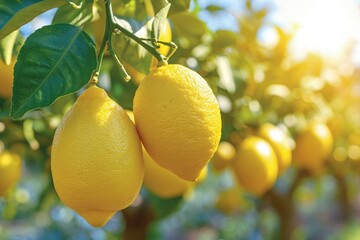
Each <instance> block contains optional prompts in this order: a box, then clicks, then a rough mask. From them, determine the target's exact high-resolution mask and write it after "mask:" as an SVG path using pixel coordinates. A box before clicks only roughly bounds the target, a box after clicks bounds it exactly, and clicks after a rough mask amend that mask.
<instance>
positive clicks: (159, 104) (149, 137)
mask: <svg viewBox="0 0 360 240" xmlns="http://www.w3.org/2000/svg"><path fill="white" fill-rule="evenodd" d="M133 109H134V116H135V125H136V128H137V130H138V133H139V135H140V138H141V140H142V142H143V144H144V147H145V149H146V151H147V152H148V153H149V155H150V156H151V157H152V158H153V159H154V161H155V162H156V163H158V164H159V165H160V166H162V167H164V168H166V169H168V170H170V171H172V172H173V173H175V174H176V175H178V176H179V177H181V178H183V179H185V180H188V181H195V180H196V178H197V177H198V176H199V174H200V171H201V170H202V169H203V168H204V167H205V165H206V164H207V163H208V162H209V160H210V159H211V157H212V155H213V154H214V152H215V151H216V149H217V146H218V144H219V141H220V136H221V116H220V109H219V106H218V103H217V101H216V98H215V96H214V94H213V92H212V90H211V88H210V87H209V85H208V84H207V82H206V81H205V80H204V79H203V78H202V77H201V76H200V75H198V74H197V73H196V72H194V71H192V70H190V69H188V68H186V67H184V66H181V65H175V64H174V65H165V66H162V67H159V68H156V69H155V70H153V71H151V72H150V74H149V75H148V76H147V77H146V78H144V80H143V81H142V82H141V84H140V85H139V88H138V89H137V91H136V93H135V97H134V106H133Z"/></svg>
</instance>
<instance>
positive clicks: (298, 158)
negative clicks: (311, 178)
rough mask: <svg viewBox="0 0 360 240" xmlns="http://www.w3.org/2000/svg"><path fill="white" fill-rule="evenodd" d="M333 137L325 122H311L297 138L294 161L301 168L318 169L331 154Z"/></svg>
mask: <svg viewBox="0 0 360 240" xmlns="http://www.w3.org/2000/svg"><path fill="white" fill-rule="evenodd" d="M332 147H333V137H332V135H331V132H330V130H329V128H328V127H327V126H326V125H325V124H323V123H311V124H309V126H308V127H307V128H306V129H305V130H304V131H303V132H302V133H300V134H299V136H298V137H297V139H296V147H295V150H294V161H295V163H296V164H297V166H298V167H299V168H302V169H307V170H310V171H317V170H318V169H320V168H321V167H322V165H323V164H324V162H325V161H326V158H327V157H328V156H329V155H330V154H331V151H332Z"/></svg>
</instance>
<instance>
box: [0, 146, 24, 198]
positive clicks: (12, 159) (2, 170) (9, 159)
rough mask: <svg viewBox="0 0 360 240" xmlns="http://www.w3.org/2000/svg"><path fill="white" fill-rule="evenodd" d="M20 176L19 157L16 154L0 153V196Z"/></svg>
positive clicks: (3, 194)
mask: <svg viewBox="0 0 360 240" xmlns="http://www.w3.org/2000/svg"><path fill="white" fill-rule="evenodd" d="M20 176H21V159H20V157H19V156H18V155H17V154H12V153H10V152H3V153H1V154H0V197H1V196H2V197H3V196H5V195H6V192H7V191H8V190H9V189H10V188H11V186H12V185H14V184H15V183H16V182H17V181H18V180H19V179H20Z"/></svg>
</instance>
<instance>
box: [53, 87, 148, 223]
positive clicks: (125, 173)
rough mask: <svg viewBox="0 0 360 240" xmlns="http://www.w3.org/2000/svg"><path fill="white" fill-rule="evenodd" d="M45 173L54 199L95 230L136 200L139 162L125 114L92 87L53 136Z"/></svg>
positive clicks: (136, 139)
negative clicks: (48, 170)
mask: <svg viewBox="0 0 360 240" xmlns="http://www.w3.org/2000/svg"><path fill="white" fill-rule="evenodd" d="M51 155H52V156H51V169H52V174H53V181H54V185H55V190H56V192H57V193H58V195H59V197H60V199H61V200H62V201H63V202H64V203H65V204H66V205H67V206H69V207H70V208H72V209H74V210H75V211H76V212H77V213H79V214H80V215H81V216H82V217H83V218H84V219H86V221H87V222H88V223H90V224H91V225H92V226H94V227H100V226H103V225H105V224H106V222H107V221H108V220H109V219H110V218H111V217H112V216H113V215H114V213H115V212H116V211H118V210H122V209H124V208H126V207H128V206H129V205H130V204H131V203H132V202H133V201H134V200H135V198H136V197H137V195H138V193H139V190H140V188H141V185H142V181H143V177H144V162H143V157H142V149H141V143H140V139H139V137H138V135H137V132H136V128H135V126H134V124H133V122H132V121H131V120H130V118H129V117H128V115H127V114H126V112H125V110H123V109H122V108H121V107H120V106H119V105H118V104H117V103H115V102H114V101H113V100H111V99H110V98H109V97H108V95H107V94H106V92H105V91H104V90H103V89H101V88H98V87H95V86H94V87H90V88H88V89H87V90H85V91H84V92H83V93H82V94H81V95H80V97H79V98H78V99H77V101H76V103H75V104H74V105H73V107H72V108H71V110H70V111H69V112H68V113H67V114H66V115H65V116H64V118H63V120H62V121H61V123H60V125H59V127H58V128H57V130H56V133H55V136H54V140H53V145H52V151H51Z"/></svg>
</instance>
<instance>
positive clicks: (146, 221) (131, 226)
mask: <svg viewBox="0 0 360 240" xmlns="http://www.w3.org/2000/svg"><path fill="white" fill-rule="evenodd" d="M123 216H124V220H125V224H126V225H125V230H124V233H123V237H122V239H123V240H145V239H147V238H146V236H147V230H148V227H149V225H150V224H151V222H152V221H153V220H154V215H153V212H152V210H151V208H150V206H149V205H148V204H147V203H142V204H141V205H140V206H137V207H129V208H127V209H125V210H124V211H123Z"/></svg>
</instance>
